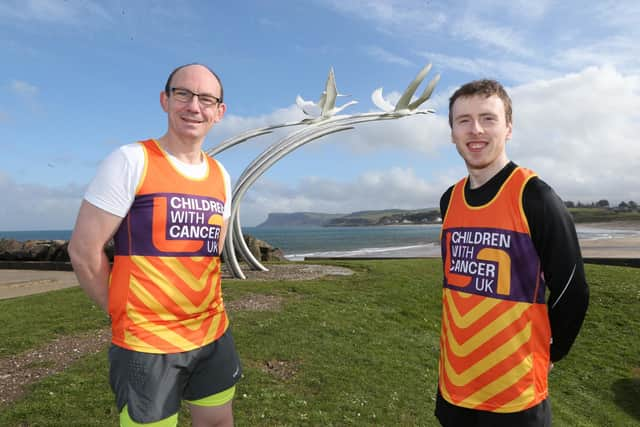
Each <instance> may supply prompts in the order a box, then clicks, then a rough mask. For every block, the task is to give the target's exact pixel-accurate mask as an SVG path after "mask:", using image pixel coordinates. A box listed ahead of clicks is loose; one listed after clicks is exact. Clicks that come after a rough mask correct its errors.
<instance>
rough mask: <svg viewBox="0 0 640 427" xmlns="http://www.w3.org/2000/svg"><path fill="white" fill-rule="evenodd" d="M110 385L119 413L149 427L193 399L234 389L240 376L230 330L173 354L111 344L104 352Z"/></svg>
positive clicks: (238, 363)
mask: <svg viewBox="0 0 640 427" xmlns="http://www.w3.org/2000/svg"><path fill="white" fill-rule="evenodd" d="M109 363H110V368H109V382H110V384H111V389H112V390H113V393H114V394H115V397H116V405H117V406H118V412H121V411H122V408H124V406H125V405H127V409H128V411H129V415H130V417H131V419H132V420H134V421H136V422H138V423H150V422H154V421H159V420H162V419H164V418H167V417H169V416H171V415H173V414H175V413H177V412H178V411H179V410H180V402H181V401H182V400H183V399H184V400H190V401H194V400H198V399H202V398H204V397H207V396H211V395H214V394H216V393H220V392H222V391H225V390H227V389H229V388H231V387H233V386H234V385H235V384H236V383H237V382H238V380H239V379H240V376H241V374H242V368H241V366H240V360H239V358H238V353H237V352H236V348H235V344H234V342H233V337H232V336H231V331H230V330H229V329H227V332H225V333H224V335H222V336H221V337H220V338H218V339H217V340H216V341H214V342H212V343H211V344H208V345H206V346H204V347H201V348H198V349H195V350H191V351H185V352H182V353H172V354H153V353H142V352H138V351H133V350H128V349H125V348H122V347H119V346H116V345H114V344H111V347H110V348H109Z"/></svg>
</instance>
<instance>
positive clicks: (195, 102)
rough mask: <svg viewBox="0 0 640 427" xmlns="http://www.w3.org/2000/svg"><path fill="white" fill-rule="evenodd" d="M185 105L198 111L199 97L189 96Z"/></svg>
mask: <svg viewBox="0 0 640 427" xmlns="http://www.w3.org/2000/svg"><path fill="white" fill-rule="evenodd" d="M187 107H189V109H190V110H196V111H200V99H199V98H198V95H193V96H192V97H191V99H190V100H189V102H188V103H187Z"/></svg>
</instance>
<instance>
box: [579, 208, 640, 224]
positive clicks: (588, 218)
mask: <svg viewBox="0 0 640 427" xmlns="http://www.w3.org/2000/svg"><path fill="white" fill-rule="evenodd" d="M569 213H571V216H572V217H573V220H574V221H575V222H576V223H584V222H603V223H607V222H614V221H625V222H637V223H639V224H640V211H632V212H619V211H615V210H611V209H605V208H569Z"/></svg>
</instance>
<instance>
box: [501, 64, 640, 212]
mask: <svg viewBox="0 0 640 427" xmlns="http://www.w3.org/2000/svg"><path fill="white" fill-rule="evenodd" d="M511 95H512V99H513V102H514V138H513V141H511V142H510V143H509V144H508V148H507V149H508V152H509V153H510V156H511V158H512V159H514V160H516V161H517V162H521V163H522V164H523V165H525V166H528V167H531V168H532V169H535V170H536V171H537V172H538V173H539V174H540V175H541V177H542V178H543V179H544V180H545V181H547V182H548V183H549V184H550V185H551V186H552V187H554V188H555V189H556V191H557V192H558V193H559V194H560V196H561V197H563V198H564V199H567V200H583V201H593V200H597V199H600V198H609V199H611V200H640V187H638V184H637V183H638V182H640V150H639V149H637V147H636V145H637V144H636V139H637V136H638V134H640V77H639V76H637V75H624V74H621V73H620V72H618V71H617V70H616V69H615V68H613V67H590V68H586V69H585V70H583V71H581V72H579V73H574V74H568V75H566V76H564V77H561V78H557V79H552V80H548V81H538V82H535V83H530V84H525V85H522V86H519V87H515V88H513V89H512V90H511Z"/></svg>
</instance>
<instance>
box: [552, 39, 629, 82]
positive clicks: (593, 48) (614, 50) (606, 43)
mask: <svg viewBox="0 0 640 427" xmlns="http://www.w3.org/2000/svg"><path fill="white" fill-rule="evenodd" d="M638 58H640V46H639V45H638V40H637V37H629V36H628V35H624V36H622V35H616V36H611V37H606V38H603V39H600V40H597V41H595V42H592V43H589V44H583V43H580V44H578V45H576V46H574V47H571V48H568V49H564V50H562V51H559V52H557V53H556V54H555V55H553V56H552V57H551V60H550V62H551V63H552V64H554V65H555V66H560V67H562V68H564V69H573V70H577V69H582V68H584V67H587V66H592V65H612V66H615V67H616V68H618V69H621V70H625V71H627V72H632V73H634V72H635V73H638V72H640V61H639V60H638Z"/></svg>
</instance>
